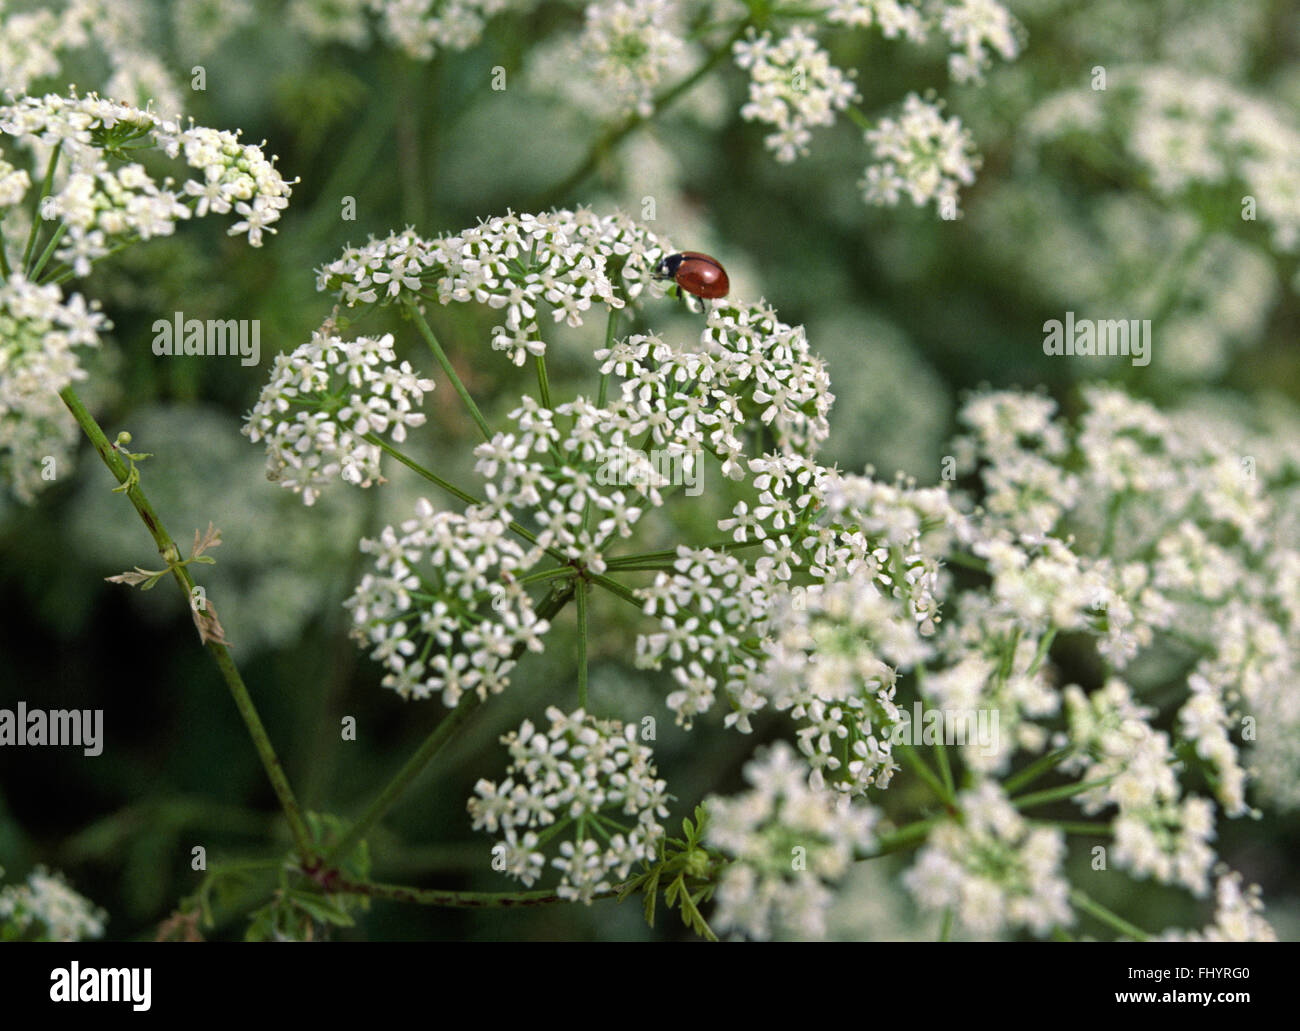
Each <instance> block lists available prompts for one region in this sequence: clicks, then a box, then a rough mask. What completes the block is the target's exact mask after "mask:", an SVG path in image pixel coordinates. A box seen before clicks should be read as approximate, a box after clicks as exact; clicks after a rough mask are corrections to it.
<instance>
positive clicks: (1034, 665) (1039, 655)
mask: <svg viewBox="0 0 1300 1031" xmlns="http://www.w3.org/2000/svg"><path fill="white" fill-rule="evenodd" d="M1055 640H1056V627H1050V628H1049V629H1048V631H1047V633H1045V634H1044V635H1043V638H1042V640H1041V641H1039V642H1038V651H1037V652H1035V653H1034V660H1033V662H1031V663H1030V664H1029V668H1028V669H1027V670H1025V676H1027V677H1032V676H1033V675H1034V674H1035V673H1037V672H1038V671H1039V669H1040V668H1041V667H1042V665H1043V663H1044V662H1046V661H1047V653H1048V652H1050V651H1051V650H1052V642H1053V641H1055Z"/></svg>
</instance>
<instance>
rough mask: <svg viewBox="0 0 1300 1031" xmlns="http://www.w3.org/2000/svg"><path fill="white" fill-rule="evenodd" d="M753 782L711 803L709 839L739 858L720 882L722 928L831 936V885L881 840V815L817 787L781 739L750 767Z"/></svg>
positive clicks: (750, 933)
mask: <svg viewBox="0 0 1300 1031" xmlns="http://www.w3.org/2000/svg"><path fill="white" fill-rule="evenodd" d="M745 780H746V781H747V782H748V784H749V787H748V788H747V789H746V790H745V791H744V792H742V793H741V794H740V795H738V796H736V797H734V798H721V797H717V796H714V797H712V798H709V799H708V800H707V801H706V802H705V807H706V808H707V809H708V813H709V819H708V824H707V830H706V832H705V840H706V841H707V842H708V844H709V845H710V846H711V847H713V848H716V849H718V850H719V851H721V852H723V853H725V854H726V855H728V856H730V857H732V859H733V862H732V863H730V864H729V865H728V866H727V867H726V868H725V870H724V872H723V874H722V879H721V882H720V883H719V885H718V892H717V903H718V904H717V909H716V910H715V911H714V914H713V918H712V923H713V926H714V927H715V928H717V930H719V931H722V932H725V931H734V932H736V933H738V934H742V935H744V936H746V937H749V938H757V939H765V938H770V937H771V936H772V935H773V933H775V932H778V931H784V932H786V933H789V934H793V935H796V936H798V937H801V938H820V937H822V936H824V934H825V925H826V910H827V907H828V906H829V905H830V902H831V899H832V895H831V891H830V888H829V887H828V885H830V884H832V883H834V882H835V881H838V880H839V879H840V878H842V877H843V876H844V875H845V873H847V872H848V869H849V865H850V864H851V863H852V862H853V859H854V857H855V855H856V854H858V853H865V852H867V851H869V850H870V849H871V848H872V847H873V846H874V842H875V836H874V833H873V828H874V826H875V823H876V819H877V813H876V811H875V810H874V809H873V808H871V807H870V806H867V805H863V804H861V803H859V804H856V805H853V804H850V802H849V800H848V798H846V797H844V796H842V795H841V796H837V795H834V794H832V793H830V792H828V791H824V790H819V789H817V788H814V787H811V786H809V783H808V775H807V770H806V767H805V766H804V764H803V763H801V762H800V761H799V759H798V757H797V756H796V754H795V752H794V750H793V749H792V748H790V746H789V745H788V744H786V743H785V742H784V741H779V742H777V743H776V744H774V745H772V746H771V747H770V748H767V749H765V750H763V751H761V752H760V753H759V754H758V756H757V757H756V758H755V759H753V760H751V761H750V762H749V763H748V764H747V765H746V767H745Z"/></svg>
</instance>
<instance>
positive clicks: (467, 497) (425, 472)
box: [361, 433, 483, 505]
mask: <svg viewBox="0 0 1300 1031" xmlns="http://www.w3.org/2000/svg"><path fill="white" fill-rule="evenodd" d="M361 439H362V440H364V441H366V442H367V443H370V444H374V445H375V447H377V448H379V449H380V450H382V451H383V452H384V454H386V455H391V456H392V457H393V458H395V459H397V461H399V462H401V463H402V464H403V465H404V466H406V468H408V469H410V470H411V472H413V473H415V474H416V475H417V476H421V477H423V478H424V479H426V480H428V481H429V482H430V483H433V484H436V485H437V486H439V487H441V488H442V489H443V490H445V491H446V492H447V493H448V494H450V495H451V496H452V497H453V498H457V499H458V500H460V501H463V502H465V504H467V505H481V504H483V502H482V501H481V500H480V499H479V498H476V497H474V495H473V494H467V493H465V491H463V490H461V489H460V488H459V487H457V486H456V485H455V484H453V483H451V482H450V481H448V480H444V479H443V478H442V477H441V476H439V475H438V474H437V473H435V472H434V471H433V470H431V469H426V468H425V467H424V466H422V465H421V464H420V463H419V462H417V461H415V459H413V458H408V457H407V456H406V455H404V454H402V452H400V451H398V450H397V448H395V447H393V446H392V445H391V444H389V443H388V442H387V441H386V440H384V439H383V438H382V437H380V436H379V435H378V434H375V433H367V434H365V435H364V436H363V437H362V438H361Z"/></svg>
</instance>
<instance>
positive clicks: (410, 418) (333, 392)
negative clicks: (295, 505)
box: [243, 332, 433, 505]
mask: <svg viewBox="0 0 1300 1031" xmlns="http://www.w3.org/2000/svg"><path fill="white" fill-rule="evenodd" d="M431 390H433V380H431V379H422V378H420V377H419V376H417V375H416V374H415V372H414V370H413V369H412V368H411V366H410V363H408V362H402V363H401V364H398V362H397V356H396V355H395V354H394V352H393V338H392V335H391V334H389V335H386V336H383V337H379V338H377V339H374V338H370V337H358V338H357V339H356V340H342V339H340V338H339V337H337V336H331V335H329V334H326V333H320V332H318V333H315V334H313V335H312V338H311V340H310V341H309V342H308V343H306V344H303V345H302V346H301V347H299V348H297V349H296V350H295V351H294V352H293V353H292V354H289V355H283V354H280V355H276V358H275V366H274V368H273V369H272V371H271V381H270V382H269V383H268V384H267V385H266V386H265V387H263V388H262V394H261V396H260V397H259V398H258V400H257V404H256V405H255V406H254V407H253V410H252V412H251V413H250V414H249V416H248V417H247V419H246V421H245V424H244V428H243V432H244V434H245V435H246V436H247V437H248V438H249V440H252V441H253V442H254V443H256V442H259V441H262V440H265V441H266V453H267V478H268V479H270V480H273V481H275V482H277V483H280V484H282V485H283V486H284V487H286V488H288V489H289V490H292V491H294V492H295V493H301V494H302V497H303V502H304V503H305V504H308V505H310V504H311V503H312V502H313V501H315V500H316V496H317V494H318V493H319V492H320V490H321V488H322V487H324V486H325V485H326V484H328V483H331V482H333V481H334V480H336V479H340V478H341V479H343V480H344V481H346V482H348V483H355V484H357V485H358V486H362V487H368V486H370V485H371V484H372V483H374V482H375V481H376V480H377V479H379V475H380V474H379V456H380V453H381V449H380V446H379V445H378V444H376V443H374V442H373V441H371V440H367V439H366V438H368V437H374V436H377V435H379V434H388V435H389V437H390V438H391V439H392V440H393V442H394V443H399V444H400V443H401V442H402V441H404V440H405V439H406V430H407V427H414V426H422V425H424V413H423V412H419V411H416V410H415V409H416V408H417V407H418V406H419V405H420V403H421V402H422V401H423V400H424V395H425V394H426V393H428V392H429V391H431Z"/></svg>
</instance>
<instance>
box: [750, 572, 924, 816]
mask: <svg viewBox="0 0 1300 1031" xmlns="http://www.w3.org/2000/svg"><path fill="white" fill-rule="evenodd" d="M898 607H899V606H898V600H897V599H894V598H891V597H889V596H888V595H887V594H886V593H885V592H884V591H882V590H881V589H880V588H879V587H878V586H877V585H876V583H875V582H873V580H871V579H868V578H867V577H855V578H853V579H850V580H842V581H838V582H833V583H830V584H824V585H818V586H815V587H810V588H808V589H807V590H798V591H796V592H795V593H792V594H786V595H783V596H782V597H781V599H780V601H779V602H778V604H777V605H775V606H774V608H773V611H772V613H771V616H770V625H771V628H772V634H771V638H770V639H769V641H768V642H766V652H767V654H766V656H765V657H764V662H763V665H762V667H761V671H760V672H759V674H758V676H757V677H756V678H755V684H754V690H755V691H756V692H757V693H758V694H759V695H760V696H761V697H763V698H765V699H770V701H771V703H772V706H773V708H775V709H776V710H777V711H779V712H784V711H787V710H788V711H789V712H790V715H791V716H793V717H794V718H795V719H796V720H797V721H798V729H797V731H796V734H795V736H796V738H797V740H798V743H799V750H800V751H801V752H802V753H803V755H804V757H805V758H806V759H807V761H808V764H809V765H810V766H811V767H812V777H811V784H812V787H814V788H822V787H824V786H826V785H827V784H830V785H831V786H833V787H834V788H836V789H837V790H840V791H845V792H848V793H849V794H851V795H865V794H866V793H867V789H868V788H870V787H873V786H874V787H879V788H882V789H883V788H887V787H888V786H889V782H890V780H891V778H892V777H893V774H894V771H895V770H896V769H898V764H897V763H895V762H894V759H893V746H892V744H891V742H890V734H891V732H892V731H893V729H894V727H895V726H897V725H898V723H899V715H900V714H899V710H898V707H897V706H896V705H895V704H894V685H895V680H896V677H897V673H896V668H895V665H891V663H894V664H904V665H911V664H914V663H915V662H916V661H917V659H918V657H919V656H920V654H921V638H920V635H919V633H918V632H917V630H916V628H915V625H914V624H912V623H911V622H910V621H909V620H908V619H907V618H906V615H905V614H904V616H903V618H900V614H899V611H898Z"/></svg>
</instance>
